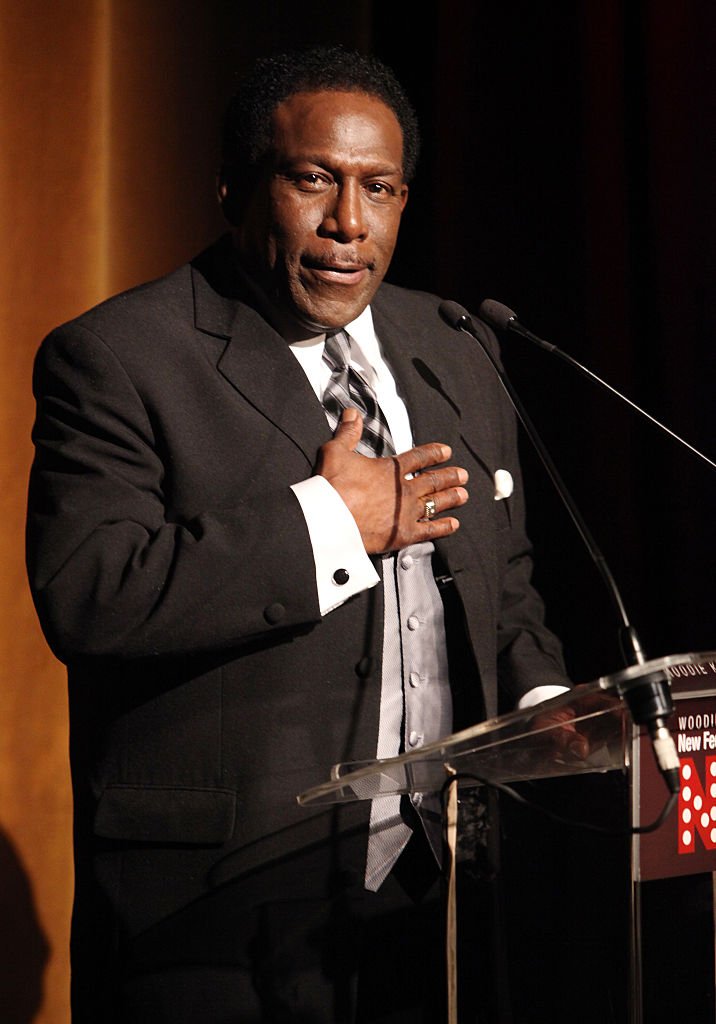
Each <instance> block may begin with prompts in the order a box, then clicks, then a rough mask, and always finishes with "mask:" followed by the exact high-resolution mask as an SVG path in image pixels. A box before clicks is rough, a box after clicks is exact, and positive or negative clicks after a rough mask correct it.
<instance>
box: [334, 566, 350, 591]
mask: <svg viewBox="0 0 716 1024" xmlns="http://www.w3.org/2000/svg"><path fill="white" fill-rule="evenodd" d="M349 579H350V576H349V574H348V573H347V571H346V570H345V569H336V571H335V572H334V573H333V582H334V583H337V584H338V586H339V587H342V586H343V584H344V583H347V582H348V580H349Z"/></svg>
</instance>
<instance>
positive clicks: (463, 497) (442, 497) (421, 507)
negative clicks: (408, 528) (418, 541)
mask: <svg viewBox="0 0 716 1024" xmlns="http://www.w3.org/2000/svg"><path fill="white" fill-rule="evenodd" d="M468 497H469V495H468V493H467V491H466V490H465V488H464V487H450V488H448V489H447V490H444V491H439V492H437V491H436V492H434V493H432V494H428V495H425V496H423V497H421V498H419V499H418V502H419V504H418V516H417V518H418V519H419V520H420V519H433V518H434V517H435V516H439V515H440V513H441V512H445V511H447V510H448V509H451V508H458V507H459V506H460V505H464V504H465V502H466V501H467V499H468Z"/></svg>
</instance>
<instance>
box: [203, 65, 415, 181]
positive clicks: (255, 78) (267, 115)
mask: <svg viewBox="0 0 716 1024" xmlns="http://www.w3.org/2000/svg"><path fill="white" fill-rule="evenodd" d="M323 90H327V91H330V92H361V93H366V95H368V96H374V97H375V98H376V99H379V100H382V102H383V103H385V105H386V106H387V107H389V108H390V109H391V110H392V111H393V113H394V114H395V116H396V118H397V119H398V123H399V125H400V128H401V131H402V134H403V176H404V179H405V181H410V179H411V178H412V177H413V174H414V173H415V167H416V164H417V160H418V151H419V149H420V133H419V130H418V119H417V117H416V115H415V111H414V110H413V107H412V105H411V103H410V101H409V99H408V97H407V95H406V93H405V91H404V89H403V87H402V86H401V84H400V82H398V80H397V78H396V77H395V75H394V73H393V72H392V70H391V69H390V68H389V67H387V66H386V65H385V64H383V63H382V61H380V60H378V58H377V57H373V56H367V55H366V54H362V53H358V52H357V51H355V50H348V49H345V48H344V47H342V46H316V47H311V48H310V49H307V50H296V51H294V52H288V53H280V54H276V55H274V56H270V57H261V58H259V59H258V60H257V61H256V63H255V64H254V66H253V68H252V69H251V71H250V72H249V73H248V75H247V76H246V77H245V78H244V79H243V80H242V81H241V83H240V84H239V88H238V90H237V92H236V93H235V95H234V96H233V97H232V99H231V100H230V101H229V105H228V108H227V111H226V115H225V118H224V129H223V140H222V153H221V161H222V170H221V177H222V179H223V180H226V179H227V178H230V177H234V176H236V175H237V173H238V174H239V175H241V174H242V173H244V174H245V173H246V172H250V173H251V172H253V173H255V172H256V169H257V167H258V166H259V164H260V163H261V161H262V160H263V158H264V157H265V156H266V154H267V152H268V150H269V148H270V146H271V139H272V125H271V118H272V115H273V113H274V111H275V110H276V108H277V107H278V106H279V105H280V104H281V103H283V101H284V100H286V99H288V98H289V96H293V95H295V94H296V93H299V92H318V91H323Z"/></svg>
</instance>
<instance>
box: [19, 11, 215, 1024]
mask: <svg viewBox="0 0 716 1024" xmlns="http://www.w3.org/2000/svg"><path fill="white" fill-rule="evenodd" d="M218 31H219V29H218V26H217V22H216V13H215V10H213V9H212V6H211V5H206V6H205V5H203V4H193V3H177V2H157V0H152V3H150V4H146V3H142V2H135V0H121V2H118V3H111V2H110V0H55V2H54V3H47V2H46V0H26V2H24V3H23V4H16V3H11V2H9V0H7V2H6V0H2V2H0V147H1V151H0V229H1V234H0V237H1V238H2V247H1V248H0V260H1V261H2V273H0V290H1V291H0V294H1V295H2V304H1V308H2V327H1V328H0V330H1V334H0V351H1V353H2V372H1V373H0V389H2V399H1V400H0V417H1V422H2V437H1V439H0V445H1V447H0V452H1V455H0V458H1V461H0V473H1V477H0V512H1V520H0V521H1V524H2V526H1V533H0V544H1V545H2V549H1V552H0V566H1V567H2V571H1V572H0V602H1V604H2V609H3V615H2V617H0V630H1V631H2V632H1V634H0V635H1V640H0V644H1V647H0V666H1V668H0V673H1V677H2V683H1V685H0V948H1V949H2V955H0V961H1V963H0V1006H2V1007H3V1009H2V1010H0V1016H2V1019H3V1022H4V1024H15V1022H17V1024H20V1022H29V1021H30V1020H33V1019H34V1020H37V1021H38V1022H40V1024H65V1022H66V1021H67V1020H69V1009H68V977H69V961H68V951H67V940H68V932H69V918H70V909H71V897H72V862H71V794H70V782H69V769H68V763H67V742H68V738H67V712H66V682H65V671H64V668H63V666H61V665H60V664H59V663H58V662H57V661H56V660H55V659H54V658H53V656H52V654H51V653H50V651H49V650H48V648H47V646H46V644H45V642H44V639H43V638H42V635H41V633H40V630H39V627H38V624H37V620H36V617H35V612H34V609H33V607H32V602H31V598H30V594H29V592H28V588H27V584H26V581H25V568H24V550H23V531H24V510H25V496H26V489H27V475H28V469H29V465H30V461H31V457H32V449H31V443H30V431H31V426H32V419H33V413H34V405H33V400H32V395H31V383H30V382H31V372H32V361H33V356H34V353H35V350H36V348H37V346H38V344H39V342H40V341H41V339H42V337H43V336H44V335H45V334H46V333H47V332H48V330H50V329H51V328H52V327H53V326H55V325H57V324H58V323H61V322H62V321H64V320H67V319H68V318H70V317H72V316H75V315H77V314H78V313H80V312H82V311H83V310H84V309H86V308H88V307H89V306H91V305H93V304H94V303H96V302H98V301H100V300H102V299H103V298H106V297H107V296H108V295H110V294H112V293H114V292H117V291H119V290H121V289H122V288H125V287H129V286H131V285H132V284H135V283H138V282H139V281H141V280H145V279H147V278H150V277H154V276H157V275H159V274H161V273H164V272H165V271H167V270H169V269H171V268H172V267H174V266H176V265H177V264H179V263H180V262H183V261H184V260H185V259H186V258H187V257H188V256H190V255H191V254H192V253H193V252H195V251H197V250H198V249H199V248H201V246H202V245H204V244H205V243H206V242H207V241H208V240H210V238H211V237H213V235H214V234H216V232H217V231H218V230H219V229H220V217H219V215H218V212H217V208H216V203H215V199H214V195H213V179H214V173H215V163H216V153H217V147H216V137H217V126H218V117H219V116H220V109H219V108H220V106H221V104H220V102H217V101H218V96H217V92H218V90H219V88H220V86H219V83H218V80H217V76H216V74H215V72H214V71H213V63H212V59H211V54H212V52H216V51H217V49H218V47H219V40H218V39H217V33H218ZM207 111H209V112H213V111H216V112H217V122H216V123H213V122H212V121H211V118H210V117H209V118H208V119H207ZM202 145H203V148H202ZM6 1013H7V1014H8V1015H7V1016H6Z"/></svg>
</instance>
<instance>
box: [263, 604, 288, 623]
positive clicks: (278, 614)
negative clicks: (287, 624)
mask: <svg viewBox="0 0 716 1024" xmlns="http://www.w3.org/2000/svg"><path fill="white" fill-rule="evenodd" d="M285 614H286V609H285V608H284V606H283V605H282V604H279V603H278V602H277V603H276V604H270V605H269V606H268V607H267V608H264V618H265V619H266V621H267V622H268V624H269V626H276V625H278V623H279V622H281V621H282V619H283V617H284V616H285Z"/></svg>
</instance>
